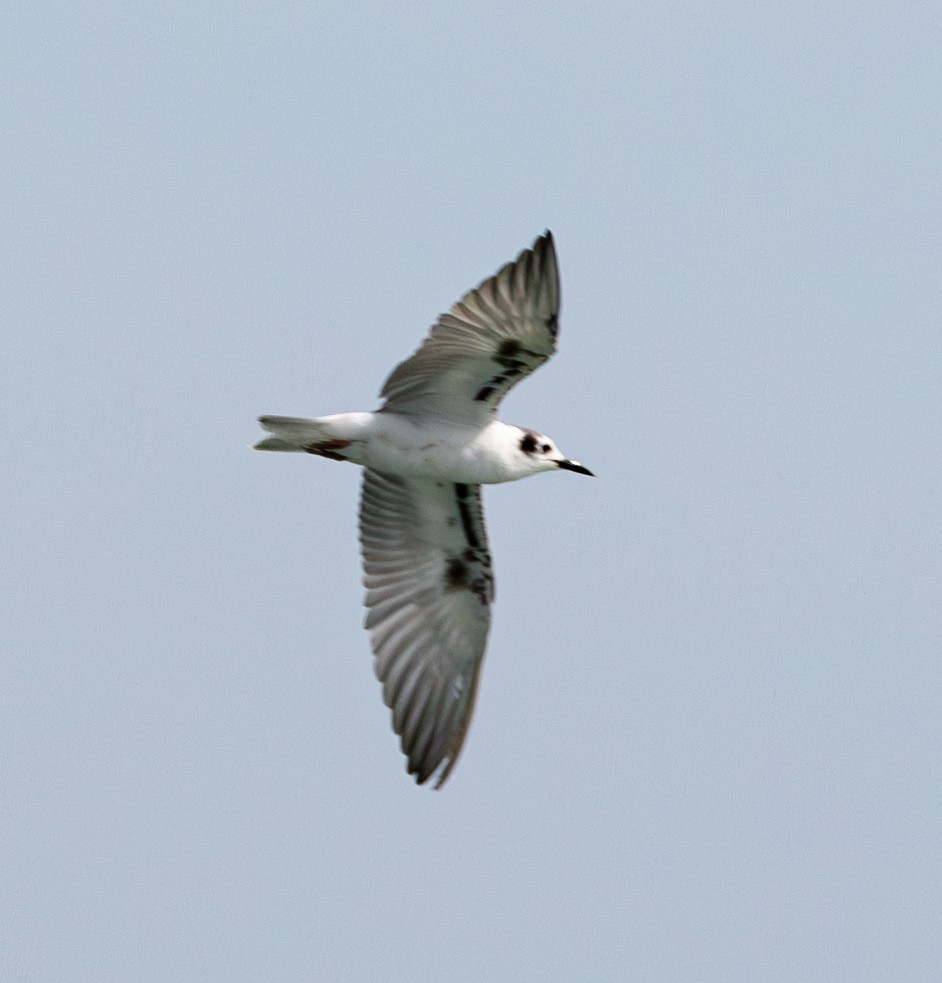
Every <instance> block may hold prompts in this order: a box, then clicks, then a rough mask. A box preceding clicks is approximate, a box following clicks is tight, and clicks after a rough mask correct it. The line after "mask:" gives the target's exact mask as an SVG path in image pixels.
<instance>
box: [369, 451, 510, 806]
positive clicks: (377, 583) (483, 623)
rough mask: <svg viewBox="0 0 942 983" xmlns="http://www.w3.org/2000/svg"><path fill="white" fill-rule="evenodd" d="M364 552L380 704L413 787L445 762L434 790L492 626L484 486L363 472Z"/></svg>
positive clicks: (451, 753)
mask: <svg viewBox="0 0 942 983" xmlns="http://www.w3.org/2000/svg"><path fill="white" fill-rule="evenodd" d="M360 545H361V548H362V551H363V568H364V577H363V583H364V586H365V587H366V588H367V594H366V606H367V607H368V608H369V613H368V614H367V617H366V627H367V628H368V629H369V632H370V642H371V644H372V647H373V654H374V655H375V657H376V665H375V669H376V675H377V676H378V677H379V679H380V680H381V682H382V684H383V699H384V700H385V701H386V705H387V706H388V707H390V708H391V709H392V712H393V714H392V722H393V729H394V730H395V732H396V733H397V734H399V735H400V737H401V745H402V750H403V752H404V753H405V754H406V755H407V756H408V758H409V766H408V767H409V772H410V774H414V775H415V780H416V781H417V782H419V783H422V782H424V781H425V780H426V779H427V778H429V776H431V775H432V774H433V773H434V772H435V771H436V769H437V768H438V767H439V766H440V765H442V764H443V763H445V767H444V769H443V770H442V772H441V773H440V775H439V776H438V781H437V783H436V787H437V786H438V785H441V784H442V782H444V780H445V779H446V778H447V777H448V773H449V772H450V771H451V769H452V768H453V767H454V764H455V760H456V759H457V757H458V753H459V752H460V750H461V745H462V743H463V741H464V737H465V734H466V732H467V729H468V724H469V722H470V720H471V711H472V709H473V706H474V694H475V690H476V688H477V681H478V673H479V672H480V669H481V661H482V659H483V658H484V644H485V641H486V640H487V630H488V627H489V625H490V603H491V601H492V600H493V597H494V578H493V575H492V573H491V558H490V554H489V553H488V549H487V535H486V533H485V531H484V517H483V515H482V512H481V493H480V486H479V485H455V484H450V483H447V482H441V481H434V480H429V479H411V478H410V479H403V478H398V477H394V476H392V475H387V474H381V473H380V472H378V471H370V470H366V471H364V476H363V495H362V498H361V500H360ZM446 762H447V763H446Z"/></svg>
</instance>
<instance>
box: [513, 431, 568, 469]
mask: <svg viewBox="0 0 942 983" xmlns="http://www.w3.org/2000/svg"><path fill="white" fill-rule="evenodd" d="M517 446H518V447H519V448H520V450H521V451H522V452H523V454H524V456H525V457H526V458H527V460H528V461H529V462H530V464H531V465H532V467H533V470H534V471H550V470H552V469H553V468H557V467H559V463H558V462H559V461H561V460H564V458H563V455H562V454H560V452H559V448H558V447H557V446H556V445H555V444H554V443H553V441H552V440H550V438H549V437H547V436H546V435H545V434H541V433H537V432H536V431H535V430H524V431H523V433H522V434H521V436H520V442H519V443H518V444H517Z"/></svg>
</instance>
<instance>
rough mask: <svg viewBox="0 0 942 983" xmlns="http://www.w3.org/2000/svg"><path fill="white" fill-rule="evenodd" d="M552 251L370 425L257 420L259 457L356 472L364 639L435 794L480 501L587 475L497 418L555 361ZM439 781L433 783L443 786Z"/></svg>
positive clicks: (536, 253)
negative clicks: (360, 472)
mask: <svg viewBox="0 0 942 983" xmlns="http://www.w3.org/2000/svg"><path fill="white" fill-rule="evenodd" d="M558 314H559V274H558V270H557V266H556V256H555V251H554V248H553V240H552V236H551V235H550V234H549V233H546V234H545V235H544V236H542V237H540V238H539V239H538V240H537V241H536V243H535V244H534V246H533V248H532V249H530V250H525V251H524V252H523V253H521V254H520V256H519V257H518V258H517V260H516V261H515V262H513V263H508V264H507V265H506V266H504V267H503V268H502V269H501V270H500V271H499V272H498V273H497V274H495V275H494V276H493V277H491V278H490V279H488V280H486V281H484V283H482V284H481V285H480V286H479V287H478V288H477V289H476V290H473V291H470V292H469V293H468V294H466V295H465V296H464V297H463V298H462V299H461V300H460V301H459V302H458V303H456V304H455V305H454V306H453V307H452V308H451V310H450V311H449V312H448V313H447V314H443V315H442V316H441V317H440V318H439V320H438V322H437V323H436V324H435V326H434V327H433V328H432V330H431V332H430V334H429V336H428V337H427V338H426V340H425V342H424V343H423V344H422V346H421V347H420V348H419V349H418V351H417V352H416V353H415V354H414V355H413V356H412V357H411V358H409V359H407V360H406V361H405V362H403V363H401V364H400V365H399V366H397V368H396V369H395V370H394V371H393V373H392V374H391V375H390V377H389V379H387V381H386V383H385V385H384V387H383V391H382V394H381V395H382V396H383V397H385V399H386V402H385V403H384V405H383V406H382V407H381V408H380V409H379V410H377V411H376V412H374V413H338V414H334V415H331V416H325V417H319V418H316V419H302V418H298V417H278V416H263V417H261V418H260V422H261V424H262V426H263V427H264V428H265V429H266V430H268V431H269V432H270V433H272V434H273V436H272V437H269V438H266V439H265V440H263V441H261V442H259V443H258V444H257V445H256V447H258V448H259V449H260V450H275V451H301V452H307V453H309V454H315V455H318V456H320V457H327V458H330V459H332V460H338V461H350V462H351V463H353V464H358V465H360V466H362V467H363V468H365V476H364V484H363V495H362V499H361V504H360V543H361V547H362V552H363V565H364V571H365V573H364V584H365V586H366V587H367V596H366V605H367V607H368V608H369V613H368V615H367V619H366V627H367V629H368V630H369V631H370V639H371V643H372V647H373V652H374V655H375V657H376V673H377V676H378V677H379V679H380V680H381V681H382V683H383V696H384V698H385V700H386V703H387V705H388V706H389V707H390V708H391V709H392V711H393V728H394V729H395V731H396V733H397V734H399V735H400V736H401V738H402V748H403V751H404V753H405V754H406V755H407V756H408V758H409V771H410V772H411V773H413V774H415V776H416V781H418V782H424V781H425V780H426V779H428V778H429V777H430V776H431V775H432V774H434V773H435V772H437V771H438V772H439V774H438V781H437V784H438V785H441V783H442V782H443V781H444V780H445V778H446V777H447V776H448V773H449V772H450V771H451V769H452V767H453V766H454V763H455V760H456V759H457V756H458V753H459V751H460V750H461V745H462V743H463V741H464V737H465V734H466V732H467V728H468V724H469V722H470V718H471V712H472V709H473V704H474V695H475V690H476V686H477V679H478V674H479V672H480V667H481V662H482V660H483V657H484V646H485V642H486V638H487V632H488V628H489V625H490V604H491V602H492V601H493V598H494V578H493V574H492V570H491V558H490V553H489V551H488V546H487V535H486V532H485V529H484V516H483V512H482V509H481V494H480V486H481V485H482V484H499V483H501V482H505V481H514V480H517V479H518V478H524V477H527V476H528V475H531V474H537V473H538V472H540V471H550V470H558V469H560V468H562V469H564V470H569V471H575V472H577V473H581V474H590V473H591V472H589V471H588V470H587V469H586V468H584V467H583V466H582V465H581V464H579V463H578V462H575V461H570V460H569V459H568V458H566V457H564V456H563V455H562V454H561V453H560V452H559V450H558V449H557V447H556V445H555V444H554V443H553V441H552V440H551V439H550V438H549V437H546V436H544V435H543V434H540V433H538V432H536V431H533V430H524V429H522V428H520V427H515V426H511V425H510V424H506V423H501V422H500V421H498V420H497V419H496V417H495V412H496V408H497V404H498V403H499V402H500V400H501V398H502V397H503V395H504V394H505V393H506V392H507V390H508V389H510V387H511V386H512V385H514V384H515V383H516V382H517V381H518V380H519V379H520V378H522V377H524V376H525V375H528V374H529V373H530V372H532V371H533V369H534V368H536V367H537V366H539V365H541V364H542V363H543V362H544V361H546V359H547V358H549V356H550V355H551V354H552V352H553V351H554V350H555V347H556V333H557V326H558ZM439 769H440V771H439Z"/></svg>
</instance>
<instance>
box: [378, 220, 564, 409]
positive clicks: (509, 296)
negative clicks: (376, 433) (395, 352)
mask: <svg viewBox="0 0 942 983" xmlns="http://www.w3.org/2000/svg"><path fill="white" fill-rule="evenodd" d="M558 320H559V269H558V267H557V265H556V250H555V248H554V246H553V236H552V234H551V233H550V232H546V233H545V234H544V235H542V236H540V238H539V239H537V240H536V242H535V243H534V244H533V248H532V249H525V250H524V251H523V252H522V253H521V254H520V255H519V256H518V257H517V259H516V260H514V262H512V263H508V264H507V265H506V266H504V267H502V268H501V269H500V270H499V271H498V272H497V273H495V274H494V276H492V277H490V279H488V280H485V281H484V282H483V283H482V284H481V285H480V286H479V287H478V288H477V289H475V290H471V291H470V292H469V293H467V294H465V295H464V297H462V298H461V300H459V301H458V303H456V304H455V305H454V306H453V307H452V308H451V310H450V311H449V312H448V313H447V314H442V315H441V316H440V317H439V319H438V321H437V322H436V323H435V324H434V325H433V327H432V329H431V331H430V332H429V334H428V336H427V337H426V339H425V341H424V342H422V345H421V346H420V347H419V349H418V350H417V351H416V352H415V354H414V355H412V357H411V358H407V359H406V360H405V361H404V362H402V363H400V364H399V365H398V366H397V367H396V368H395V369H394V370H393V373H392V375H390V376H389V378H388V379H387V380H386V382H385V383H384V385H383V390H382V392H381V393H380V396H381V397H383V398H385V400H386V402H385V404H384V405H383V407H382V409H384V410H387V409H388V410H394V411H395V412H396V413H415V414H420V415H422V416H434V417H438V418H440V419H444V420H450V421H453V422H456V423H469V424H474V425H477V426H482V425H483V424H485V423H486V422H487V421H488V418H489V417H490V416H491V415H492V414H493V413H494V411H495V410H496V408H497V405H498V403H500V401H501V399H502V398H503V397H504V394H505V393H506V392H507V391H508V390H509V389H510V387H511V386H513V385H514V383H516V382H519V381H520V380H521V379H522V378H524V377H525V376H527V375H529V374H530V373H531V372H532V371H533V370H534V369H535V368H537V367H538V366H540V365H542V364H543V363H544V362H545V361H546V360H547V359H548V358H549V357H550V355H552V354H553V352H554V351H555V350H556V333H557V327H558Z"/></svg>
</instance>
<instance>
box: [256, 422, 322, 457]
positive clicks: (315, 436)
mask: <svg viewBox="0 0 942 983" xmlns="http://www.w3.org/2000/svg"><path fill="white" fill-rule="evenodd" d="M258 422H259V423H260V424H261V425H262V426H263V427H264V428H265V429H266V430H267V431H268V432H269V433H273V434H274V435H275V436H274V437H266V438H265V439H264V440H260V441H259V442H258V443H257V444H256V445H255V449H256V450H257V451H303V450H305V449H306V448H308V447H310V446H311V445H312V444H320V443H324V442H325V441H329V440H330V435H329V434H326V433H325V432H324V431H323V430H322V429H321V428H320V427H319V426H318V425H317V421H316V420H305V419H304V418H303V417H298V416H260V417H259V418H258Z"/></svg>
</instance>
